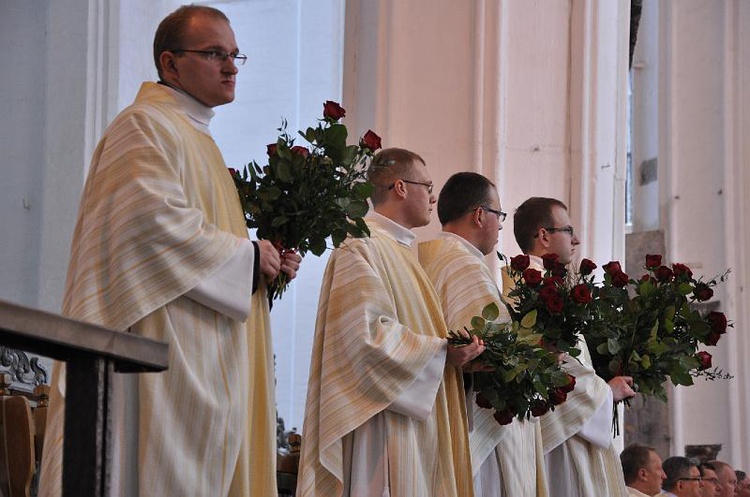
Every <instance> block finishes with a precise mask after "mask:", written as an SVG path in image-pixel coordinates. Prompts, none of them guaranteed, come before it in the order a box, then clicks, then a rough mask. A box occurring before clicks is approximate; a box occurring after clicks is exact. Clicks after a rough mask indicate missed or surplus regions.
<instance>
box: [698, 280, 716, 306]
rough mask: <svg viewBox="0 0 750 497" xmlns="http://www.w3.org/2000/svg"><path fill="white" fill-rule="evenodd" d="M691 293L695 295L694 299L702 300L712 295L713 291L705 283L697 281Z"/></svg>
mask: <svg viewBox="0 0 750 497" xmlns="http://www.w3.org/2000/svg"><path fill="white" fill-rule="evenodd" d="M693 295H695V298H696V300H699V301H701V302H703V301H706V300H709V299H710V298H711V297H713V296H714V291H713V290H712V289H711V288H710V287H709V286H708V285H706V284H705V283H698V284H697V285H695V290H693Z"/></svg>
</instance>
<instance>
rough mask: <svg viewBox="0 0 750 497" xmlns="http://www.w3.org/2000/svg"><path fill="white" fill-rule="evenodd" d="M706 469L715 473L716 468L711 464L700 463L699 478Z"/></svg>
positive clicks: (703, 474)
mask: <svg viewBox="0 0 750 497" xmlns="http://www.w3.org/2000/svg"><path fill="white" fill-rule="evenodd" d="M707 469H710V470H711V471H713V472H714V473H715V472H716V467H715V466H714V465H713V464H711V463H710V462H704V463H701V464H699V465H698V471H700V472H701V476H705V471H706V470H707Z"/></svg>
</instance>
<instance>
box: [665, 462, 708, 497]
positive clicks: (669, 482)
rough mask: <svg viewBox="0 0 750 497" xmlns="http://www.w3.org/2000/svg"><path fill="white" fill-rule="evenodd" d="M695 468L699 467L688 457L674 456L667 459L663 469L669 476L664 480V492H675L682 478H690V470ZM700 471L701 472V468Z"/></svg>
mask: <svg viewBox="0 0 750 497" xmlns="http://www.w3.org/2000/svg"><path fill="white" fill-rule="evenodd" d="M693 466H697V464H695V463H694V462H693V461H691V460H690V459H688V458H687V457H682V456H674V457H670V458H667V459H665V460H664V462H663V463H661V467H662V469H663V470H664V474H666V475H667V479H666V480H664V483H663V484H662V488H663V489H664V490H670V491H671V490H674V487H675V486H677V481H678V480H679V479H680V478H690V468H692V467H693ZM698 469H699V470H700V468H698Z"/></svg>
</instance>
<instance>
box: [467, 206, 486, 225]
mask: <svg viewBox="0 0 750 497" xmlns="http://www.w3.org/2000/svg"><path fill="white" fill-rule="evenodd" d="M486 216H487V214H486V213H485V212H484V209H482V208H481V207H474V210H473V211H471V220H472V221H473V222H474V224H476V225H477V226H479V227H480V228H481V227H482V225H483V224H484V222H485V220H486V219H487V217H486Z"/></svg>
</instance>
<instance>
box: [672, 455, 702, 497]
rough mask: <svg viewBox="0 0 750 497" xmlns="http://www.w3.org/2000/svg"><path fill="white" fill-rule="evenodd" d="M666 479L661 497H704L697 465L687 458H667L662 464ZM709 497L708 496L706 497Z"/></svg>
mask: <svg viewBox="0 0 750 497" xmlns="http://www.w3.org/2000/svg"><path fill="white" fill-rule="evenodd" d="M662 468H663V469H664V473H665V474H666V475H667V479H666V480H664V485H663V487H664V493H662V494H661V495H662V496H663V497H704V496H706V494H705V493H704V488H703V478H702V477H701V472H700V469H698V465H697V464H695V463H694V462H693V461H691V460H690V459H688V458H687V457H681V456H675V457H669V458H667V459H665V460H664V462H663V463H662ZM706 497H709V496H706Z"/></svg>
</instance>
